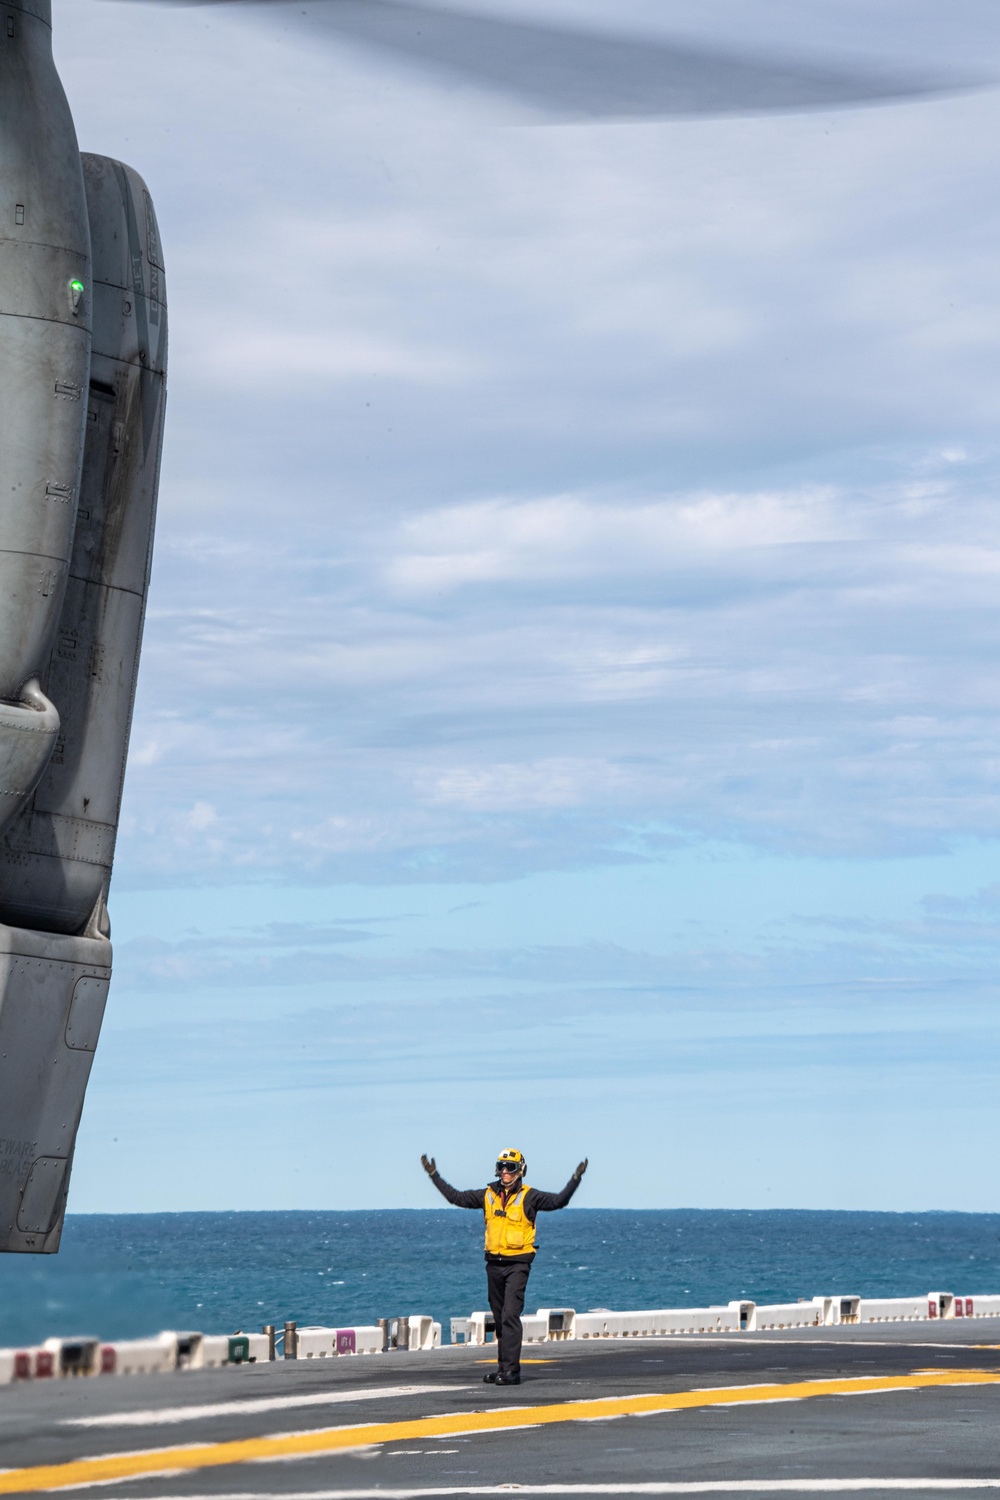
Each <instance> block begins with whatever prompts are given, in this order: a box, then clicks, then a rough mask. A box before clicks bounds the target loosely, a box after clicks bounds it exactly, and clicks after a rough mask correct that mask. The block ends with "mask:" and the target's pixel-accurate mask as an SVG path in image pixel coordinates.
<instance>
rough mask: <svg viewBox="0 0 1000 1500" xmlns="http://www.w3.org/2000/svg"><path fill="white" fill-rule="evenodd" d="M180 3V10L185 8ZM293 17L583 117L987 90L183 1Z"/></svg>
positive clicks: (594, 37) (282, 5)
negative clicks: (272, 12) (263, 11)
mask: <svg viewBox="0 0 1000 1500" xmlns="http://www.w3.org/2000/svg"><path fill="white" fill-rule="evenodd" d="M175 3H178V0H175ZM179 3H182V4H228V5H232V4H244V5H253V6H254V7H255V8H257V9H268V10H275V11H279V12H280V11H284V12H286V13H287V16H288V19H289V20H290V21H295V22H296V23H298V24H302V25H307V26H310V27H312V28H313V29H314V30H316V31H319V32H323V33H325V34H327V35H328V36H330V37H331V38H336V37H347V38H350V39H351V40H353V41H361V42H366V43H369V44H371V45H372V46H375V47H379V48H381V49H383V50H388V51H390V52H394V53H396V54H398V55H402V56H405V57H407V58H410V59H412V60H414V61H417V62H420V63H423V64H427V65H430V66H432V67H437V68H444V69H447V70H448V71H450V72H452V73H455V74H460V75H461V76H463V77H465V78H467V79H474V80H476V81H477V82H479V83H481V84H485V85H486V86H487V87H489V88H493V89H495V90H499V91H501V92H503V93H506V94H509V95H514V96H516V97H518V98H520V99H522V100H525V101H527V102H528V103H531V104H534V105H538V106H541V107H542V108H543V109H546V110H548V111H550V112H556V113H557V114H561V115H563V116H567V115H568V116H570V117H573V118H581V117H582V118H592V119H600V118H603V119H641V118H646V119H668V118H676V117H679V116H689V115H738V114H761V113H765V112H768V111H773V110H810V109H830V108H835V107H838V106H845V105H859V104H878V103H889V102H892V101H893V100H903V99H913V98H919V97H921V96H924V97H926V96H929V95H933V94H941V93H947V92H952V91H955V90H958V89H963V88H969V87H975V86H977V85H981V84H983V83H984V82H985V81H986V80H983V79H980V80H970V79H968V78H966V79H958V78H955V77H950V78H947V77H941V76H939V77H929V76H927V75H924V76H915V75H913V74H909V75H904V74H896V75H894V74H890V73H879V72H866V71H864V70H857V71H855V70H853V69H851V70H844V71H827V70H825V69H822V68H816V67H812V66H810V65H808V64H805V63H803V64H798V63H794V62H787V61H786V62H773V61H768V60H766V59H764V58H754V57H750V56H747V55H739V54H736V53H726V52H724V51H715V50H714V49H710V48H708V47H699V46H697V45H693V44H689V43H673V42H668V41H664V40H662V39H658V38H639V37H634V36H633V37H629V36H622V35H615V34H611V33H605V32H599V31H588V30H581V29H575V28H572V27H567V26H557V25H553V24H550V23H548V22H534V21H528V20H524V19H513V18H510V17H506V16H497V15H485V14H475V13H471V12H461V11H453V10H445V9H441V8H440V7H438V6H433V5H425V4H420V3H417V0H179Z"/></svg>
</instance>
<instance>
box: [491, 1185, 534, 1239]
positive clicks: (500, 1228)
mask: <svg viewBox="0 0 1000 1500" xmlns="http://www.w3.org/2000/svg"><path fill="white" fill-rule="evenodd" d="M527 1191H528V1185H527V1183H525V1185H524V1186H523V1187H521V1188H519V1189H518V1190H517V1192H516V1193H514V1194H513V1196H512V1197H510V1198H508V1199H507V1207H506V1209H505V1208H504V1206H503V1199H502V1198H501V1197H500V1194H499V1193H495V1192H494V1191H493V1189H492V1188H491V1187H488V1188H487V1189H486V1197H485V1199H484V1200H483V1213H484V1214H485V1215H486V1254H487V1255H530V1254H532V1252H533V1251H534V1248H535V1226H534V1224H532V1222H531V1220H530V1219H529V1218H528V1216H527V1214H526V1213H525V1212H524V1195H525V1193H526V1192H527Z"/></svg>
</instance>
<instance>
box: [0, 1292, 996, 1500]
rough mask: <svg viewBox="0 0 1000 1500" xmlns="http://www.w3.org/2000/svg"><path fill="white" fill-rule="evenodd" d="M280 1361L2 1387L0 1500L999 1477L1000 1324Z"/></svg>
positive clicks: (769, 1489) (839, 1485) (593, 1489)
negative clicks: (502, 1364)
mask: <svg viewBox="0 0 1000 1500" xmlns="http://www.w3.org/2000/svg"><path fill="white" fill-rule="evenodd" d="M526 1353H527V1354H528V1357H529V1359H530V1360H531V1361H532V1362H531V1363H528V1364H526V1365H525V1367H524V1370H523V1376H524V1379H523V1383H522V1384H521V1385H520V1386H515V1387H509V1388H500V1389H497V1388H496V1387H494V1386H489V1385H484V1384H483V1379H482V1377H483V1374H484V1373H485V1372H486V1370H487V1369H488V1368H489V1363H488V1359H489V1348H488V1347H487V1348H486V1349H483V1348H475V1347H473V1348H465V1347H461V1346H460V1347H458V1348H454V1349H451V1348H445V1349H441V1350H436V1351H434V1352H433V1353H421V1354H410V1353H405V1352H395V1353H390V1354H385V1355H373V1356H368V1357H364V1356H358V1357H354V1358H350V1357H345V1358H340V1359H330V1360H299V1361H291V1360H289V1361H278V1362H277V1363H275V1364H270V1365H268V1364H256V1365H249V1366H244V1367H238V1368H231V1369H223V1370H218V1371H182V1372H178V1373H176V1374H173V1375H146V1376H134V1377H115V1376H110V1377H90V1378H86V1377H84V1378H79V1379H64V1380H52V1381H35V1382H30V1383H25V1384H23V1385H17V1386H10V1387H7V1388H6V1389H4V1390H2V1391H0V1494H28V1493H35V1494H37V1493H46V1492H51V1491H53V1490H56V1489H63V1488H66V1487H69V1486H74V1487H75V1486H91V1485H100V1486H101V1487H102V1488H103V1487H104V1486H106V1485H108V1484H109V1483H110V1484H111V1486H112V1488H111V1489H110V1490H109V1491H108V1493H110V1494H112V1495H119V1496H123V1497H124V1496H128V1497H147V1496H148V1497H150V1500H164V1497H168V1496H170V1497H173V1496H176V1497H178V1500H181V1497H184V1500H192V1497H195V1496H206V1497H208V1496H211V1497H213V1500H214V1497H222V1496H230V1497H235V1496H240V1497H244V1496H245V1497H257V1496H280V1497H291V1496H301V1497H306V1496H308V1497H310V1500H319V1497H322V1496H331V1497H332V1496H337V1497H343V1500H347V1497H349V1496H355V1497H358V1500H369V1497H370V1500H378V1497H381V1500H392V1497H402V1496H403V1495H406V1496H410V1495H412V1496H421V1495H427V1496H436V1495H448V1494H455V1495H470V1494H471V1495H475V1494H477V1493H478V1494H497V1493H509V1492H510V1491H511V1490H520V1491H521V1492H522V1493H529V1494H530V1493H550V1494H559V1493H564V1494H573V1493H578V1494H594V1495H599V1494H627V1493H638V1494H641V1493H644V1492H645V1493H659V1494H705V1493H708V1494H721V1495H725V1494H750V1495H759V1496H766V1495H777V1494H782V1493H799V1494H809V1493H814V1494H822V1493H852V1494H860V1495H872V1496H876V1495H884V1494H887V1493H896V1492H905V1493H906V1494H909V1495H913V1496H918V1497H919V1496H920V1495H921V1494H927V1495H932V1494H934V1495H940V1494H942V1493H948V1492H953V1493H956V1494H959V1493H964V1492H966V1491H968V1492H974V1491H975V1490H976V1489H982V1490H986V1489H993V1488H995V1489H1000V1320H997V1321H996V1322H994V1320H992V1319H983V1320H978V1319H977V1320H974V1321H973V1322H967V1323H957V1322H952V1321H949V1322H945V1323H939V1324H937V1325H934V1324H930V1325H929V1324H927V1323H922V1324H917V1323H914V1324H895V1325H893V1324H876V1325H869V1326H861V1327H840V1328H818V1329H803V1330H794V1331H787V1332H781V1333H751V1334H740V1335H733V1336H707V1337H700V1338H699V1337H678V1336H675V1337H672V1338H662V1339H655V1338H643V1339H636V1340H631V1339H628V1340H607V1341H601V1342H600V1343H593V1344H592V1343H583V1342H569V1343H562V1344H560V1343H556V1344H547V1345H539V1346H537V1347H536V1348H532V1349H531V1350H530V1351H526Z"/></svg>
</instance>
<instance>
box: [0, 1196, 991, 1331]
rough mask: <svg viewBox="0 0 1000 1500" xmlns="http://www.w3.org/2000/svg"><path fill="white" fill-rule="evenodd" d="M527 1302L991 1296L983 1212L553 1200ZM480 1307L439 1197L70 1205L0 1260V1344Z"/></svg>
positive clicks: (334, 1321)
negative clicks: (39, 1240) (103, 1209)
mask: <svg viewBox="0 0 1000 1500" xmlns="http://www.w3.org/2000/svg"><path fill="white" fill-rule="evenodd" d="M540 1242H541V1248H540V1251H539V1255H538V1259H537V1261H536V1263H535V1266H534V1268H533V1270H532V1274H531V1282H530V1284H529V1287H528V1301H527V1306H528V1308H529V1309H533V1308H535V1307H539V1306H541V1307H545V1306H557V1307H558V1306H564V1307H575V1308H578V1309H581V1310H583V1309H587V1308H597V1307H607V1308H613V1309H621V1310H624V1309H628V1308H643V1307H650V1308H651V1307H683V1306H685V1305H686V1306H705V1305H706V1304H707V1303H719V1302H728V1301H730V1300H731V1299H733V1298H736V1297H741V1298H752V1299H753V1300H754V1301H756V1302H775V1301H788V1300H794V1299H795V1298H797V1297H813V1296H816V1295H819V1294H820V1293H823V1294H830V1293H832V1294H834V1295H839V1296H847V1295H852V1294H853V1295H857V1294H869V1295H875V1294H878V1295H882V1296H895V1295H905V1294H911V1293H923V1292H926V1291H931V1290H933V1291H949V1292H955V1293H958V1294H960V1295H962V1296H974V1295H976V1294H983V1293H986V1292H994V1293H995V1292H1000V1214H957V1213H915V1214H890V1213H827V1212H811V1211H792V1210H788V1211H781V1210H767V1211H760V1212H757V1211H745V1210H689V1209H671V1210H645V1211H638V1210H625V1209H572V1208H571V1209H567V1210H566V1211H565V1212H564V1213H560V1214H553V1215H552V1216H551V1217H548V1216H546V1217H545V1218H544V1219H543V1220H542V1221H541V1234H540ZM484 1306H485V1277H484V1274H483V1261H482V1228H481V1220H480V1219H479V1218H478V1216H477V1215H475V1214H472V1213H462V1212H461V1211H460V1210H457V1209H447V1208H446V1209H431V1210H393V1209H387V1210H381V1211H378V1212H353V1213H328V1212H315V1213H312V1212H300V1213H287V1212H282V1213H224V1214H212V1213H176V1214H77V1215H71V1216H70V1217H69V1218H67V1220H66V1229H65V1233H64V1235H63V1242H62V1249H61V1251H60V1252H59V1254H58V1255H57V1256H18V1255H7V1256H0V1346H3V1345H6V1346H9V1345H11V1344H23V1343H28V1342H30V1343H35V1342H38V1341H40V1340H41V1339H44V1338H47V1337H49V1336H50V1335H52V1334H68V1335H73V1334H94V1335H96V1336H98V1337H100V1338H105V1339H112V1338H133V1337H138V1336H140V1335H142V1334H148V1333H155V1332H158V1331H159V1330H160V1329H162V1328H177V1329H200V1330H202V1331H204V1332H206V1333H234V1332H235V1331H236V1330H237V1329H242V1330H244V1331H248V1330H252V1329H257V1328H259V1327H260V1326H261V1325H262V1324H263V1323H277V1324H281V1323H283V1322H284V1321H285V1320H286V1319H292V1318H294V1319H295V1320H296V1321H297V1322H298V1323H299V1324H300V1325H301V1324H307V1323H319V1324H326V1325H327V1326H330V1325H334V1326H341V1327H343V1326H345V1325H349V1324H352V1323H371V1322H373V1321H374V1320H375V1319H376V1318H380V1317H396V1316H399V1315H401V1314H410V1313H432V1314H433V1315H434V1317H436V1318H439V1319H440V1320H441V1322H442V1324H443V1326H444V1330H445V1335H444V1336H445V1339H446V1340H447V1337H448V1320H449V1318H451V1317H452V1316H455V1315H459V1316H461V1315H465V1314H467V1313H469V1312H472V1311H474V1310H475V1309H477V1308H482V1307H484Z"/></svg>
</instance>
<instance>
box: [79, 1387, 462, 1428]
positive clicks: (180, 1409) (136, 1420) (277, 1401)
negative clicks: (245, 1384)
mask: <svg viewBox="0 0 1000 1500" xmlns="http://www.w3.org/2000/svg"><path fill="white" fill-rule="evenodd" d="M473 1389H474V1387H473V1386H469V1385H383V1386H373V1387H371V1388H370V1389H369V1388H365V1387H364V1386H361V1387H360V1388H355V1389H353V1390H350V1391H312V1392H310V1393H309V1394H308V1395H300V1396H254V1397H251V1398H250V1399H249V1400H246V1401H215V1402H212V1403H211V1404H210V1405H206V1406H161V1407H158V1408H156V1409H151V1410H149V1411H113V1412H108V1413H106V1414H105V1415H103V1416H99V1417H67V1418H66V1419H65V1422H64V1426H66V1427H158V1426H162V1425H163V1424H165V1423H170V1422H196V1421H198V1420H199V1419H200V1418H202V1417H235V1416H242V1415H243V1414H248V1415H250V1416H252V1415H253V1414H254V1413H255V1412H262V1411H284V1410H285V1409H286V1408H287V1407H290V1406H339V1405H341V1404H345V1405H346V1404H348V1403H350V1402H351V1401H379V1400H387V1399H389V1398H390V1397H393V1396H420V1395H427V1396H437V1395H438V1394H439V1393H441V1392H442V1391H470V1390H473Z"/></svg>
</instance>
